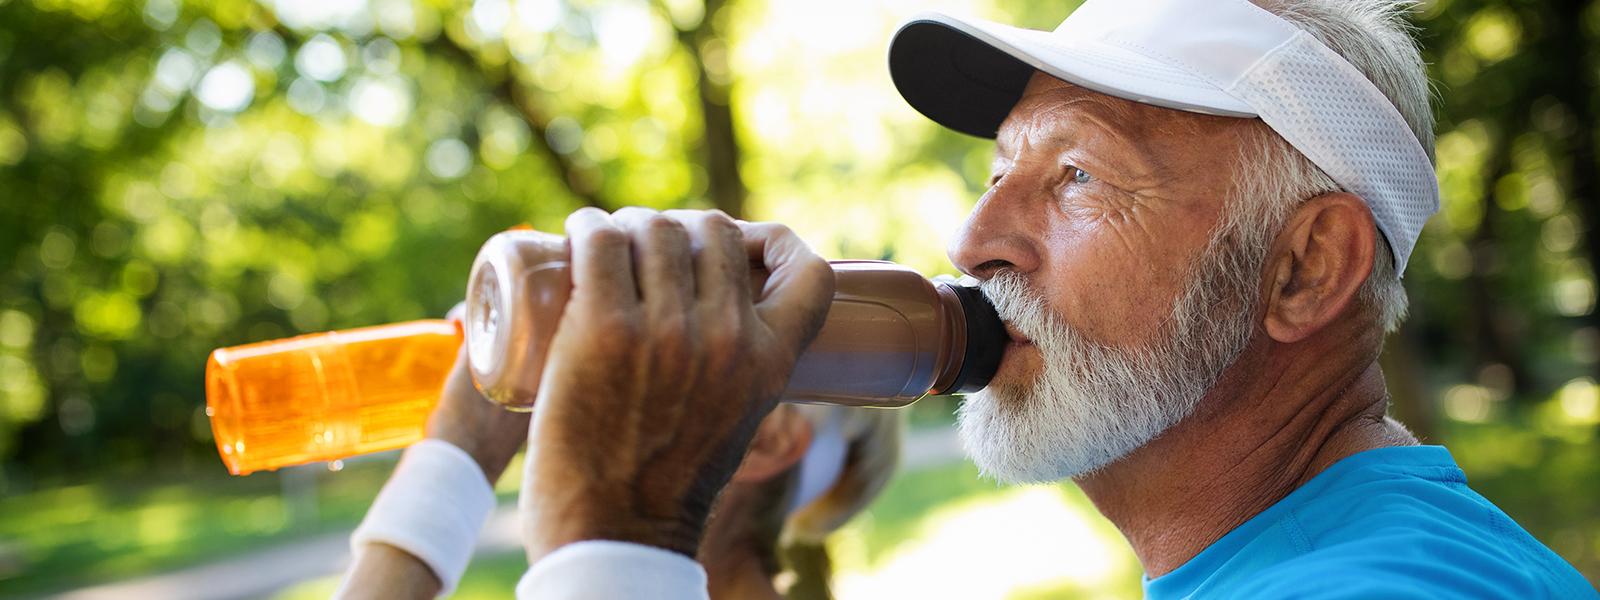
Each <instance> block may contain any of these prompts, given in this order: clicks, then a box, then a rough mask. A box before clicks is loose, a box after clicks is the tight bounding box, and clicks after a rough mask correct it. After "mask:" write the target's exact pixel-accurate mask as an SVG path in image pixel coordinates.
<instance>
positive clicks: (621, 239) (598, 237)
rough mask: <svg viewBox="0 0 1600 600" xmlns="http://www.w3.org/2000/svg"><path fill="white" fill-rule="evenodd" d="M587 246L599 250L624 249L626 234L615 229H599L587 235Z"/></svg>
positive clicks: (626, 240) (626, 241) (626, 243)
mask: <svg viewBox="0 0 1600 600" xmlns="http://www.w3.org/2000/svg"><path fill="white" fill-rule="evenodd" d="M589 244H590V245H592V246H594V247H596V248H601V249H616V248H619V247H622V248H625V247H627V246H628V234H627V233H625V232H623V231H622V230H621V229H617V228H615V227H601V228H599V229H596V230H594V231H593V232H590V233H589Z"/></svg>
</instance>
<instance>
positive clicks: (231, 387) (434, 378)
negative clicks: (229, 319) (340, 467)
mask: <svg viewBox="0 0 1600 600" xmlns="http://www.w3.org/2000/svg"><path fill="white" fill-rule="evenodd" d="M461 339H462V335H461V331H460V328H458V327H457V326H456V324H455V323H452V322H450V321H444V320H424V321H410V322H406V323H396V324H392V325H382V326H377V327H366V328H361V329H351V330H344V331H330V332H325V333H315V334H310V335H303V336H299V337H294V338H289V339H284V340H273V341H269V342H260V343H255V344H248V345H244V346H234V347H231V348H220V349H218V350H216V351H214V352H212V353H211V357H210V359H209V360H208V361H207V363H206V414H208V415H210V417H211V430H212V435H213V437H214V438H215V439H216V443H217V451H218V453H220V454H221V455H222V461H223V463H225V464H226V465H227V466H228V471H229V472H231V473H233V474H235V475H243V474H247V473H251V472H254V471H261V470H269V469H277V468H280V467H286V466H292V465H298V464H304V463H309V462H316V461H323V460H337V459H340V458H345V457H348V456H353V455H356V454H365V453H368V452H377V451H380V450H388V449H391V448H398V447H401V446H405V445H407V444H410V443H412V442H415V441H417V440H419V439H422V435H423V425H424V424H426V423H427V420H428V414H429V413H431V412H432V411H433V407H434V405H435V404H437V403H438V401H439V390H440V389H441V388H442V387H443V385H444V381H445V377H446V376H448V375H449V373H450V367H451V365H453V364H454V362H455V356H456V353H457V352H458V351H459V349H460V347H461Z"/></svg>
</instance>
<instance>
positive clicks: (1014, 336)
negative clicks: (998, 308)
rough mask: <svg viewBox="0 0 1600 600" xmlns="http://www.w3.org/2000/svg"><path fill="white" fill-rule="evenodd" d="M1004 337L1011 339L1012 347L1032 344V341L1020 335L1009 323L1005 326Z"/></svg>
mask: <svg viewBox="0 0 1600 600" xmlns="http://www.w3.org/2000/svg"><path fill="white" fill-rule="evenodd" d="M1006 337H1009V338H1011V344H1012V345H1014V346H1026V345H1029V344H1032V343H1033V340H1030V339H1028V337H1027V336H1025V335H1022V333H1021V332H1019V331H1017V330H1016V329H1015V328H1013V327H1012V326H1011V324H1010V323H1007V324H1006Z"/></svg>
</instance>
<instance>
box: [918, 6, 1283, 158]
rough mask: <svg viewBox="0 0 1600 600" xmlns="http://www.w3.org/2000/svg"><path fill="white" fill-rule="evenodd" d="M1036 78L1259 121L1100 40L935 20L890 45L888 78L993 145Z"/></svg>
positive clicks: (1205, 87) (925, 110) (946, 120)
mask: <svg viewBox="0 0 1600 600" xmlns="http://www.w3.org/2000/svg"><path fill="white" fill-rule="evenodd" d="M1035 71H1043V72H1045V73H1046V74H1048V75H1051V76H1053V77H1056V78H1058V79H1061V80H1064V81H1066V82H1068V83H1071V84H1074V85H1078V86H1082V87H1085V88H1088V89H1091V90H1094V91H1096V92H1100V93H1103V94H1109V95H1112V96H1117V97H1120V98H1126V99H1128V100H1133V101H1135V102H1143V103H1146V104H1153V105H1156V106H1164V107H1167V108H1173V109H1178V110H1185V111H1190V112H1198V113H1204V114H1213V115H1221V116H1230V117H1254V116H1256V115H1255V112H1254V111H1253V110H1252V109H1251V108H1250V106H1249V105H1247V104H1245V103H1244V102H1243V101H1241V100H1239V99H1237V98H1235V97H1233V96H1231V95H1229V94H1227V93H1226V92H1223V91H1222V90H1219V89H1217V88H1216V87H1214V86H1212V85H1210V84H1209V83H1208V82H1206V81H1205V80H1202V79H1200V78H1199V77H1197V76H1195V75H1193V74H1190V73H1189V72H1187V71H1184V70H1182V69H1179V68H1176V67H1173V66H1170V65H1167V64H1165V63H1162V62H1159V61H1156V60H1153V59H1150V58H1148V57H1145V56H1143V55H1140V54H1137V53H1134V52H1132V51H1129V50H1126V49H1124V48H1121V47H1117V46H1112V45H1109V44H1104V43H1101V42H1098V41H1095V40H1068V39H1064V38H1063V37H1062V36H1060V35H1058V34H1053V33H1050V32H1045V31H1035V30H1031V29H1022V28H1019V27H1012V26H1010V25H1003V24H1000V23H992V22H988V21H980V20H976V19H957V18H954V17H950V16H948V15H943V14H937V13H929V14H925V15H922V16H919V17H918V18H916V19H913V20H911V21H910V22H907V23H906V24H905V25H902V26H901V27H900V30H899V31H897V32H896V33H895V36H894V39H893V41H892V42H890V45H889V75H890V77H891V78H892V79H893V80H894V84H895V88H896V89H898V90H899V91H900V95H901V96H903V97H905V99H906V102H908V103H910V104H911V106H912V107H913V108H916V109H917V110H918V111H919V112H921V113H922V114H923V115H926V116H927V117H928V118H929V119H933V120H934V121H935V122H937V123H939V124H940V125H944V126H945V127H949V128H951V129H954V130H956V131H959V132H962V133H965V134H968V135H974V136H978V137H983V138H993V137H994V136H995V133H996V132H997V131H998V130H999V129H1000V123H1001V122H1003V121H1005V118H1006V115H1008V114H1010V112H1011V108H1012V107H1014V106H1016V104H1017V101H1018V100H1020V99H1021V98H1022V91H1023V89H1024V88H1025V87H1027V85H1028V79H1029V78H1030V77H1032V76H1033V73H1034V72H1035Z"/></svg>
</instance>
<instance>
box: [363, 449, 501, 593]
mask: <svg viewBox="0 0 1600 600" xmlns="http://www.w3.org/2000/svg"><path fill="white" fill-rule="evenodd" d="M494 505H495V500H494V488H493V487H491V486H490V485H489V480H488V479H487V478H485V477H484V474H483V469H482V468H481V467H479V466H478V463H477V461H474V460H472V457H471V456H468V455H467V453H466V451H464V450H462V449H460V448H457V447H455V446H454V445H452V444H450V443H449V442H445V441H441V440H435V439H424V440H422V441H420V442H417V443H415V444H412V445H411V447H409V448H406V451H405V454H404V455H403V456H401V457H400V464H399V465H397V466H395V469H394V474H393V475H390V476H389V482H388V483H385V484H384V485H383V490H382V491H380V492H378V497H377V499H375V500H373V501H372V507H371V508H369V509H367V516H366V518H364V519H362V520H361V526H360V527H357V528H356V531H355V533H352V534H351V535H350V551H351V553H352V554H354V555H358V556H359V555H360V554H361V553H362V551H364V550H365V549H366V546H367V545H368V544H371V543H374V542H377V543H383V544H388V545H390V546H394V547H395V548H399V549H400V550H403V551H405V552H406V553H407V554H410V555H412V556H414V557H416V558H417V560H420V561H422V563H423V564H425V565H428V568H429V569H430V570H432V571H433V574H434V575H435V576H437V577H438V578H439V583H440V586H441V587H440V590H439V595H441V596H443V595H447V594H449V593H450V592H452V591H454V590H455V588H456V584H458V583H460V582H461V574H462V573H463V572H465V571H466V570H467V562H468V561H470V560H472V548H473V546H474V545H475V544H476V543H477V540H478V532H479V531H481V530H482V529H483V524H484V523H485V522H487V521H488V519H489V512H490V511H492V510H494Z"/></svg>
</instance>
